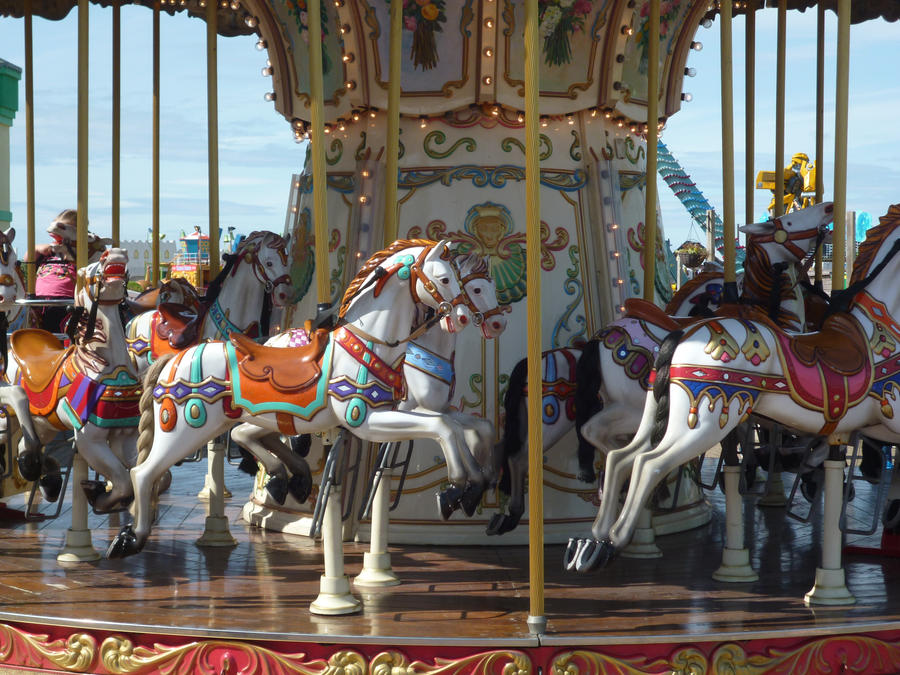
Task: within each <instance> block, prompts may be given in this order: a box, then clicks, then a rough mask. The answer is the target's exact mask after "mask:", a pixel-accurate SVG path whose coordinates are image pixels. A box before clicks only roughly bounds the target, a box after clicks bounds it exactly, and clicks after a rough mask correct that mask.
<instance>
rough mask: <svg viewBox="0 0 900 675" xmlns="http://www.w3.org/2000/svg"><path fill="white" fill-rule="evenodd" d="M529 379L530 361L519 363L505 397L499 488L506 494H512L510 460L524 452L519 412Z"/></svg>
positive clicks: (510, 376)
mask: <svg viewBox="0 0 900 675" xmlns="http://www.w3.org/2000/svg"><path fill="white" fill-rule="evenodd" d="M527 379H528V359H522V360H521V361H519V362H518V363H517V364H516V366H515V368H513V369H512V372H511V373H510V374H509V384H508V386H507V388H506V396H504V397H503V410H504V411H505V412H506V420H505V422H504V425H503V452H502V455H501V466H503V468H504V471H503V475H502V476H501V477H500V483H499V484H498V485H497V488H498V489H499V490H500V491H501V492H503V493H504V494H507V495H508V494H510V489H511V486H510V482H509V460H510V457H512V456H513V455H516V454H518V453H519V452H521V450H522V435H521V434H520V433H519V428H520V420H519V417H520V415H519V411H520V409H521V407H522V397H523V395H524V394H525V383H526V381H527Z"/></svg>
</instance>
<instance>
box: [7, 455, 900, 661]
mask: <svg viewBox="0 0 900 675" xmlns="http://www.w3.org/2000/svg"><path fill="white" fill-rule="evenodd" d="M205 466H206V465H205V462H204V463H202V464H190V465H184V466H182V467H179V468H176V469H174V476H175V477H174V481H173V485H172V488H171V490H170V491H169V493H168V494H166V495H164V496H163V498H162V505H161V516H160V524H159V525H158V526H157V527H156V529H155V532H154V535H153V537H152V539H151V540H150V542H149V543H148V545H147V547H146V548H145V550H144V552H143V553H142V554H140V555H137V556H134V557H131V558H128V559H126V560H115V561H110V560H105V559H102V560H100V561H98V562H94V563H76V564H66V565H63V564H60V563H58V562H57V561H56V554H57V552H58V551H59V549H60V548H61V546H62V544H63V539H64V536H65V529H66V527H67V526H68V523H69V517H70V514H69V512H68V510H66V511H64V512H63V514H62V516H61V517H60V518H59V519H57V520H52V521H46V522H42V523H28V524H26V523H15V522H10V521H5V522H0V547H2V548H0V550H2V555H0V622H18V623H24V624H27V625H32V626H47V625H50V626H52V625H65V626H70V627H78V626H85V627H93V628H95V629H101V630H103V629H108V630H127V631H134V632H142V631H147V632H156V633H164V634H170V635H178V634H189V635H200V636H207V637H221V638H228V637H235V638H238V639H269V640H308V641H311V642H323V641H325V642H329V643H342V642H347V643H349V642H352V643H356V644H366V643H371V644H382V645H383V644H408V645H415V644H434V643H435V642H438V643H442V644H444V645H454V644H458V645H462V644H465V645H491V644H502V645H504V646H506V647H516V646H517V645H520V646H537V645H538V644H540V645H579V644H593V645H598V644H615V643H623V642H625V643H632V644H633V643H641V642H644V641H648V642H649V641H654V642H676V641H677V642H684V641H705V640H716V641H719V640H729V639H752V638H760V637H766V636H772V637H779V638H784V637H788V636H795V637H801V636H805V635H817V634H818V635H822V634H841V633H846V632H850V631H853V632H860V631H876V630H895V629H898V628H900V583H898V579H900V560H898V559H893V558H886V557H863V556H853V557H847V558H846V559H845V560H846V570H847V581H848V586H849V588H850V590H851V591H852V593H853V594H854V595H855V596H856V598H857V603H856V604H855V605H854V606H852V607H849V608H836V609H831V608H816V609H810V608H807V607H805V606H804V604H803V599H802V598H803V594H804V593H805V592H806V591H808V590H809V589H810V587H811V586H812V583H813V575H814V570H815V567H816V565H817V563H818V561H819V548H818V541H819V537H820V531H819V530H820V528H819V526H818V525H817V524H815V523H816V521H817V519H814V520H813V523H811V524H802V523H799V522H796V521H793V520H791V519H789V518H787V517H786V516H785V510H784V509H782V508H758V507H750V508H747V509H746V514H747V515H746V518H745V521H746V528H747V535H748V536H747V541H748V543H749V546H750V547H751V557H752V563H753V566H754V568H755V569H757V570H758V571H759V573H760V580H759V581H757V582H754V583H749V584H724V583H718V582H715V581H713V580H712V579H711V576H710V575H711V573H712V571H713V570H714V569H715V568H716V567H717V566H718V564H719V561H720V558H721V549H722V545H723V536H724V522H723V512H722V500H721V496H720V494H719V493H718V491H716V492H714V493H710V494H709V498H710V500H711V502H712V503H713V505H714V507H715V515H714V517H713V519H712V521H711V523H710V524H709V525H708V526H705V527H702V528H699V529H696V530H693V531H690V532H686V533H682V534H676V535H669V536H665V537H660V538H659V539H658V544H659V546H660V548H661V549H662V551H663V553H664V557H663V558H660V559H656V560H635V559H624V558H618V559H616V560H615V561H613V563H612V565H611V566H610V567H609V568H607V569H605V570H600V571H597V572H594V573H592V574H589V575H586V576H580V575H574V574H570V573H566V572H564V571H563V570H562V565H561V559H562V554H563V551H562V547H560V546H547V547H546V549H545V560H546V565H545V575H546V582H545V584H546V615H547V618H548V620H549V625H548V629H547V633H546V635H545V636H543V637H542V638H541V640H540V642H539V643H538V641H537V640H536V639H534V638H533V637H531V636H530V635H529V631H528V628H527V626H526V618H527V614H528V564H527V563H528V551H527V549H526V548H524V547H496V548H487V547H424V546H402V547H399V546H398V547H392V548H391V555H392V562H393V567H394V569H395V571H396V572H397V573H398V574H399V576H400V577H401V579H402V580H403V583H402V585H400V586H397V587H394V588H391V589H386V590H379V591H373V592H368V591H367V592H359V591H355V593H356V595H357V597H359V598H360V599H361V600H362V602H363V611H362V612H361V613H359V614H357V615H352V616H343V617H316V616H313V615H311V614H310V613H309V611H308V610H309V605H310V602H311V601H312V600H313V599H314V598H315V597H316V595H317V594H318V589H319V575H320V573H321V569H322V551H321V549H320V547H319V546H318V545H317V544H316V543H314V542H311V541H309V540H308V539H306V538H303V537H298V536H293V535H283V534H280V533H272V532H266V531H263V530H259V529H256V528H254V527H251V526H249V525H247V524H246V523H244V522H243V521H241V520H240V517H239V513H240V507H241V505H242V503H243V502H244V498H245V496H246V495H247V494H248V493H249V488H250V481H251V479H250V478H249V477H247V476H244V475H243V474H239V473H238V472H237V471H236V470H235V469H233V468H230V467H226V479H227V483H228V487H229V489H230V490H232V491H233V493H234V495H235V496H234V497H233V498H231V499H230V500H229V502H228V505H227V515H228V517H229V520H230V523H231V532H232V534H233V535H234V536H235V538H236V539H237V541H238V544H237V546H235V547H234V548H225V549H203V548H199V547H197V546H196V545H195V544H194V541H195V539H196V538H197V537H198V536H199V535H200V534H201V532H202V529H203V522H204V517H205V505H204V503H203V502H200V501H198V500H197V498H196V494H197V491H198V489H199V487H200V486H201V485H202V478H203V474H204V472H205ZM870 496H871V490H870V489H869V488H866V487H863V486H860V488H859V492H858V496H857V498H856V500H855V501H854V502H853V504H852V507H853V508H852V511H853V513H852V515H853V518H854V519H856V520H857V521H860V522H861V521H863V520H865V519H867V518H868V517H869V514H870V511H869V509H870V508H871V507H870V504H871V500H870ZM17 499H18V500H19V501H18V502H17ZM20 502H21V498H11V499H10V500H9V502H8V503H9V505H10V506H17V505H18V504H19V503H20ZM804 507H805V502H804ZM90 525H91V528H92V530H93V542H94V546H95V547H96V548H97V549H98V550H101V551H102V550H103V549H104V548H105V546H106V545H107V543H108V542H109V541H110V539H111V538H112V536H113V535H114V534H115V533H116V532H117V531H118V529H119V526H120V522H119V516H116V515H113V516H108V517H100V516H93V515H92V516H91V519H90ZM586 527H587V526H586ZM851 539H853V538H851ZM852 543H863V544H877V535H876V536H873V537H869V538H860V537H857V538H856V541H853V542H852ZM345 550H346V561H347V572H348V574H350V575H351V576H352V575H354V574H356V573H357V572H358V571H359V570H360V568H361V565H362V555H363V553H364V551H365V550H366V546H365V545H364V544H354V543H349V544H347V545H346V547H345Z"/></svg>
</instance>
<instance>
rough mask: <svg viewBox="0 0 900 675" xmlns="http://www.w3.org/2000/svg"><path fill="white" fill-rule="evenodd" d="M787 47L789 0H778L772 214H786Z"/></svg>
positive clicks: (774, 215)
mask: <svg viewBox="0 0 900 675" xmlns="http://www.w3.org/2000/svg"><path fill="white" fill-rule="evenodd" d="M786 49H787V0H778V30H777V38H776V54H777V58H776V65H775V205H774V210H773V212H772V216H773V217H775V218H778V217H779V216H783V215H784V75H785V62H786V56H785V55H786Z"/></svg>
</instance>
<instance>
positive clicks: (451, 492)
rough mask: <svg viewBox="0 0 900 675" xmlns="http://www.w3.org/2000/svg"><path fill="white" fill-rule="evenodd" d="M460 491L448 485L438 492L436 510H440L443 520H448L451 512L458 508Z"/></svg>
mask: <svg viewBox="0 0 900 675" xmlns="http://www.w3.org/2000/svg"><path fill="white" fill-rule="evenodd" d="M460 492H461V490H460V489H459V488H457V487H450V488H447V489H446V490H443V491H441V492H439V493H438V495H437V504H438V511H440V513H441V518H443V519H444V520H450V516H452V515H453V512H454V511H456V509H458V508H459V496H460Z"/></svg>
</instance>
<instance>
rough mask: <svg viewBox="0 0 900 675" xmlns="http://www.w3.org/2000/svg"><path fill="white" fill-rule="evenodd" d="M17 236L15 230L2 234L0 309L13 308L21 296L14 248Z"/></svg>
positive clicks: (0, 238)
mask: <svg viewBox="0 0 900 675" xmlns="http://www.w3.org/2000/svg"><path fill="white" fill-rule="evenodd" d="M15 236H16V231H15V230H14V229H13V228H9V229H8V230H7V231H6V232H0V308H3V309H7V308H11V306H12V305H13V303H15V301H16V300H17V299H18V295H19V285H18V284H16V279H17V278H18V275H19V270H18V267H17V265H18V263H17V261H16V252H15V251H14V250H13V247H12V241H13V239H14V238H15Z"/></svg>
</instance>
